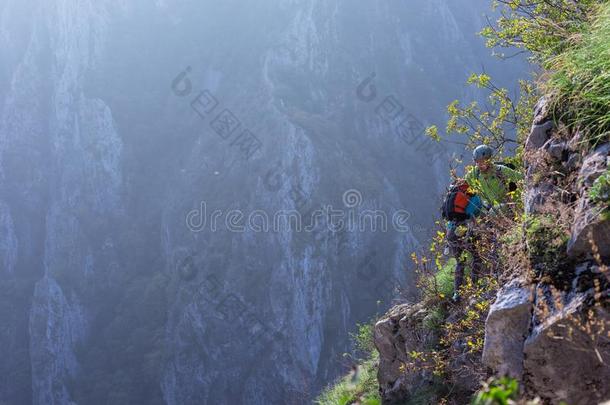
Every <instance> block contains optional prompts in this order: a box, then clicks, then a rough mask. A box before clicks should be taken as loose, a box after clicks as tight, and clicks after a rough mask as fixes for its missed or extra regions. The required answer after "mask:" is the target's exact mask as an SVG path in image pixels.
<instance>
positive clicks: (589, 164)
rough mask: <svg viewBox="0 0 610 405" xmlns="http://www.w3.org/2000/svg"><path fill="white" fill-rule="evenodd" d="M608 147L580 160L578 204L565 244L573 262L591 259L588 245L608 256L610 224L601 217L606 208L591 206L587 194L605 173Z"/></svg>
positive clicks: (609, 145)
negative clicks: (574, 260)
mask: <svg viewBox="0 0 610 405" xmlns="http://www.w3.org/2000/svg"><path fill="white" fill-rule="evenodd" d="M609 156H610V143H606V144H603V145H600V146H598V147H597V148H596V149H595V150H593V151H592V152H591V153H589V154H588V155H587V156H586V157H585V158H584V160H583V163H582V167H581V169H580V173H579V175H578V189H579V193H580V200H579V202H578V205H577V207H576V212H575V220H574V224H573V226H572V235H571V237H570V240H569V242H568V254H569V255H570V256H571V257H573V258H578V257H581V256H586V255H587V254H589V255H590V253H591V249H592V247H591V241H592V242H593V243H595V245H597V247H598V249H599V251H600V253H602V255H603V256H605V257H606V258H608V257H609V256H610V221H607V220H604V216H603V215H601V214H602V211H603V210H604V209H607V207H605V206H599V205H595V204H592V203H591V200H590V198H589V196H588V190H589V189H590V187H591V186H592V185H593V183H594V182H595V180H596V179H597V178H598V177H599V176H600V175H601V174H602V173H604V172H605V171H606V170H608V169H609V168H608V166H607V165H608V157H609Z"/></svg>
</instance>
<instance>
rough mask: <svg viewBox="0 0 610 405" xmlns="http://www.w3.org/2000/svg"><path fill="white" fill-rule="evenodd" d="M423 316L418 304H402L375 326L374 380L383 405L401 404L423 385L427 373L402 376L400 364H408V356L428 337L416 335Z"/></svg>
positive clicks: (429, 337) (424, 311)
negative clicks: (375, 364) (375, 378)
mask: <svg viewBox="0 0 610 405" xmlns="http://www.w3.org/2000/svg"><path fill="white" fill-rule="evenodd" d="M425 316H426V310H425V308H424V306H423V305H422V304H421V303H418V304H415V305H411V304H402V305H398V306H396V307H394V308H392V309H391V310H390V311H389V312H388V313H387V314H386V315H385V316H384V317H383V318H381V319H380V320H379V321H378V322H377V323H376V324H375V332H374V341H375V346H376V347H377V350H378V351H379V371H378V374H377V379H378V381H379V389H380V393H381V397H382V400H383V403H384V404H398V403H402V402H401V401H404V399H405V398H407V397H408V396H409V393H410V392H413V391H415V390H417V388H418V387H421V386H423V385H425V384H426V383H427V382H428V381H429V380H430V377H429V376H428V375H427V374H428V372H425V371H421V372H414V373H405V372H404V369H403V365H404V364H405V363H408V362H410V359H409V355H408V353H409V352H410V351H413V350H419V349H421V348H422V347H423V344H425V341H426V340H429V339H431V338H432V337H431V336H427V337H424V339H423V341H421V340H420V336H419V335H416V330H417V329H420V328H417V326H418V324H420V323H421V320H422V319H423V318H424V317H425Z"/></svg>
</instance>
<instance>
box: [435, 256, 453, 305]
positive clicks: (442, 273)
mask: <svg viewBox="0 0 610 405" xmlns="http://www.w3.org/2000/svg"><path fill="white" fill-rule="evenodd" d="M456 265H457V261H456V260H455V258H451V259H449V260H448V261H447V263H445V265H444V266H443V267H441V268H440V270H439V271H438V272H437V273H436V274H435V275H434V279H435V282H436V287H437V288H438V292H439V293H441V294H443V295H444V296H445V297H450V296H451V294H453V281H454V274H455V267H456Z"/></svg>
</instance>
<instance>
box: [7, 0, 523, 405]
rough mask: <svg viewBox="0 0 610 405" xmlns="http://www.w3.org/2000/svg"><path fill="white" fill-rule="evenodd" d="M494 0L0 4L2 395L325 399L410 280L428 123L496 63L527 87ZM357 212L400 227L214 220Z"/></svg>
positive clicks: (424, 224)
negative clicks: (216, 215) (268, 225)
mask: <svg viewBox="0 0 610 405" xmlns="http://www.w3.org/2000/svg"><path fill="white" fill-rule="evenodd" d="M484 4H485V1H484V0H479V1H471V0H461V1H454V2H446V1H442V0H434V1H428V0H426V1H424V0H421V1H410V2H387V1H381V0H379V1H361V2H354V1H352V0H332V1H328V0H324V1H319V0H273V1H262V2H258V1H257V2H238V1H224V0H223V1H220V2H219V1H193V0H177V1H165V0H158V1H144V0H137V1H121V0H95V1H93V0H91V1H87V0H86V1H79V2H70V1H66V0H31V1H26V2H24V1H21V0H5V1H2V2H0V60H1V61H2V63H0V279H1V281H0V289H1V291H0V320H1V322H0V324H1V325H0V358H2V362H0V375H1V376H2V377H1V378H0V402H6V403H11V404H25V403H34V404H45V405H46V404H66V403H70V402H74V403H79V404H98V403H100V404H101V403H112V404H128V403H129V404H134V403H147V404H160V403H166V404H202V403H209V404H218V403H247V404H263V403H264V404H267V403H303V402H305V401H307V400H308V399H309V398H311V397H312V396H313V395H315V393H316V392H317V391H318V390H319V389H320V387H322V386H323V385H324V384H326V383H327V382H328V381H330V380H331V379H332V378H334V377H335V376H336V375H337V373H339V371H340V361H339V359H340V358H341V354H342V353H343V352H345V351H347V350H349V339H348V338H347V336H348V335H349V332H350V330H352V329H353V327H354V325H355V324H356V323H357V322H360V321H363V320H364V319H368V318H369V317H370V316H371V315H372V314H373V312H374V311H375V308H376V306H377V304H376V303H377V301H378V300H382V301H383V302H384V305H385V303H388V302H389V301H390V299H391V298H392V296H393V287H394V286H395V285H402V286H403V289H404V290H407V291H409V290H411V289H412V280H411V279H409V278H408V277H407V276H406V275H405V273H404V272H402V271H401V267H402V264H403V263H404V262H405V261H406V260H407V259H406V257H405V255H406V254H407V252H409V251H410V250H411V249H413V248H414V247H416V246H418V245H419V243H420V241H421V240H422V239H424V238H425V236H424V235H425V234H426V232H425V231H423V232H419V233H418V231H420V230H422V229H428V228H429V226H428V225H429V224H430V223H431V222H432V217H433V214H434V212H435V209H434V207H433V205H431V204H430V201H435V199H436V198H437V197H438V194H439V192H440V190H441V189H442V181H441V179H442V178H443V177H444V174H445V173H446V170H445V169H446V167H445V161H446V157H447V156H448V153H449V152H450V148H446V147H445V146H446V145H444V146H442V147H440V148H439V147H434V145H433V147H431V148H427V147H425V145H424V147H420V146H421V140H422V139H423V138H422V137H420V135H421V130H422V129H423V127H424V126H425V125H426V124H428V123H429V122H432V121H434V120H436V119H438V118H439V117H440V116H442V114H444V111H445V105H446V104H447V103H448V102H449V101H451V99H452V97H453V96H454V95H455V94H462V93H464V92H465V90H464V88H463V86H462V84H461V78H462V77H464V76H465V75H467V74H469V73H470V72H471V71H472V70H476V69H478V68H480V66H481V64H484V65H485V66H486V68H487V69H488V70H489V71H490V72H495V73H497V74H498V75H499V76H502V77H503V78H504V79H506V81H507V82H511V81H512V80H513V77H512V76H516V75H517V74H516V72H514V73H513V72H511V73H510V74H505V73H503V71H502V70H501V69H500V67H499V64H498V63H497V62H496V61H494V60H493V59H492V58H491V57H489V56H487V52H486V50H485V48H484V46H483V44H482V43H481V42H480V41H478V40H476V39H474V38H472V39H471V34H472V33H473V32H475V31H477V30H478V29H479V28H480V26H481V24H482V19H483V17H482V15H481V9H482V7H483V5H484ZM519 66H522V65H519ZM449 88H451V89H452V90H451V91H449V90H448V89H449ZM449 95H451V96H449ZM407 119H408V121H406V120H407ZM348 190H355V191H356V193H352V194H351V195H353V196H355V197H356V199H355V200H344V199H343V195H344V193H345V192H346V191H348ZM415 190H417V191H416V192H415ZM345 201H347V202H348V205H350V206H349V207H347V208H353V211H354V212H361V211H364V210H367V209H368V210H383V211H384V212H386V213H387V214H388V215H389V217H390V218H391V215H392V213H394V211H396V210H398V209H406V210H408V211H409V212H410V213H411V215H410V218H406V219H408V221H407V224H408V227H407V229H406V230H404V231H401V232H393V231H392V230H390V231H388V232H370V231H367V232H336V231H332V230H331V229H329V227H327V226H326V224H320V227H319V228H317V229H316V232H309V233H304V232H296V231H295V230H294V229H290V227H283V228H281V229H279V230H278V231H277V232H274V231H269V232H259V231H258V230H256V229H252V227H250V228H249V229H248V230H247V231H242V230H240V229H241V226H242V225H243V222H241V223H240V222H239V220H238V221H237V223H236V224H231V223H230V221H229V225H236V226H237V229H235V227H233V228H232V229H228V226H227V221H225V220H226V218H225V217H223V218H222V219H221V220H219V221H218V224H219V225H218V226H217V227H214V228H213V229H212V225H211V223H210V215H211V214H212V213H213V211H215V210H220V211H222V212H223V213H225V214H227V212H229V211H231V210H240V211H241V212H243V213H245V214H246V215H248V214H249V213H252V212H259V214H260V212H261V211H263V212H264V213H266V214H267V215H269V216H271V217H272V216H273V214H274V213H275V212H278V211H281V210H296V211H299V213H301V214H302V215H304V216H305V215H311V213H312V212H313V211H315V210H316V209H318V208H320V207H325V206H329V205H332V206H334V207H336V208H346V206H345V204H344V202H345ZM203 207H205V208H207V211H205V212H204V209H203ZM190 214H193V215H190ZM206 214H207V222H204V221H203V218H202V217H203V216H204V215H206ZM415 214H417V215H415ZM403 219H404V218H403ZM257 229H258V228H257Z"/></svg>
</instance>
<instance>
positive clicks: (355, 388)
mask: <svg viewBox="0 0 610 405" xmlns="http://www.w3.org/2000/svg"><path fill="white" fill-rule="evenodd" d="M378 356H379V355H378V354H377V352H375V353H374V354H373V356H372V357H371V359H369V360H366V361H364V362H363V363H362V364H361V365H360V366H359V367H358V372H357V373H355V374H354V373H350V374H349V375H347V376H345V377H343V378H342V379H341V380H340V381H339V382H337V383H335V384H334V385H332V386H330V387H329V388H327V389H326V390H325V391H324V392H323V393H322V394H321V395H320V396H319V397H318V399H317V400H316V401H315V403H316V404H318V405H349V404H353V403H355V402H358V403H359V404H361V405H381V397H380V396H379V385H378V384H377V364H378V361H379V360H378Z"/></svg>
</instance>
